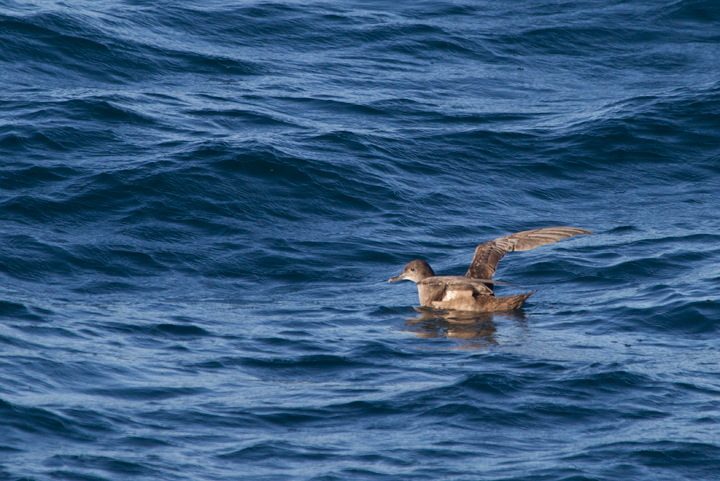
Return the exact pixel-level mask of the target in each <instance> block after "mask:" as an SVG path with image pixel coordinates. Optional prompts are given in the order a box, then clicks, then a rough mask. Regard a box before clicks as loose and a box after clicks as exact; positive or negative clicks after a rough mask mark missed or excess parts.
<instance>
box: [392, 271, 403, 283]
mask: <svg viewBox="0 0 720 481" xmlns="http://www.w3.org/2000/svg"><path fill="white" fill-rule="evenodd" d="M403 279H405V273H404V272H403V273H402V274H400V275H399V276H397V277H393V278H392V279H390V280H389V281H388V284H392V283H393V282H397V281H401V280H403Z"/></svg>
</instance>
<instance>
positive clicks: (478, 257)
mask: <svg viewBox="0 0 720 481" xmlns="http://www.w3.org/2000/svg"><path fill="white" fill-rule="evenodd" d="M582 234H592V232H591V231H589V230H585V229H578V228H577V227H546V228H544V229H533V230H526V231H523V232H517V233H515V234H510V235H507V236H505V237H499V238H497V239H495V240H491V241H489V242H485V243H484V244H480V245H479V246H477V248H476V249H475V256H474V257H473V260H472V263H471V264H470V268H469V269H468V271H467V274H465V276H466V277H470V278H473V279H492V276H493V274H495V269H497V265H498V262H500V259H502V258H503V257H505V253H506V252H512V251H526V250H530V249H534V248H536V247H540V246H544V245H546V244H552V243H553V242H557V241H559V240H561V239H567V238H568V237H572V236H576V235H582ZM488 287H490V288H492V286H491V285H489V286H488Z"/></svg>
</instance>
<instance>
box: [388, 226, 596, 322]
mask: <svg viewBox="0 0 720 481" xmlns="http://www.w3.org/2000/svg"><path fill="white" fill-rule="evenodd" d="M583 234H593V232H592V231H589V230H586V229H579V228H577V227H545V228H542V229H532V230H526V231H522V232H517V233H515V234H510V235H506V236H504V237H498V238H497V239H495V240H491V241H488V242H485V243H483V244H480V245H479V246H477V248H476V249H475V255H474V257H473V260H472V263H471V264H470V268H469V269H468V271H467V273H466V274H465V275H464V276H436V275H435V272H433V270H432V268H431V267H430V265H429V264H428V263H427V262H425V261H423V260H414V261H412V262H409V263H408V264H407V265H405V268H404V269H403V271H402V274H400V275H399V276H396V277H393V278H392V279H390V280H388V282H389V283H392V282H396V281H401V280H409V281H413V282H415V283H416V284H417V287H418V295H419V297H420V305H421V306H423V307H432V308H435V309H448V310H458V311H473V312H493V311H509V310H513V309H518V308H519V307H520V306H522V305H523V303H524V302H525V301H526V300H527V299H528V297H530V296H531V295H533V294H534V293H535V292H537V291H532V292H528V293H525V294H520V295H517V296H508V297H495V293H494V286H495V284H503V285H512V284H507V283H505V282H500V281H493V280H492V276H493V274H495V269H497V265H498V262H500V259H502V258H503V257H504V256H505V254H506V253H507V252H512V251H526V250H530V249H534V248H535V247H539V246H542V245H546V244H552V243H554V242H557V241H559V240H561V239H567V238H568V237H573V236H576V235H583Z"/></svg>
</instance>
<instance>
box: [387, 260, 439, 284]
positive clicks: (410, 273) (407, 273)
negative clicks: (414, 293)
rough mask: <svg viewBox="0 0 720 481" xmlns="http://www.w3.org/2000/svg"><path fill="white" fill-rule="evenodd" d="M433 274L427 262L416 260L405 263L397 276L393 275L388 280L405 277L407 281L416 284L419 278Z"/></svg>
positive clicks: (397, 279) (392, 280)
mask: <svg viewBox="0 0 720 481" xmlns="http://www.w3.org/2000/svg"><path fill="white" fill-rule="evenodd" d="M433 276H435V273H434V272H433V270H432V269H431V268H430V266H429V265H428V263H427V262H425V261H421V260H417V261H412V262H410V263H408V264H407V265H405V269H403V271H402V274H400V275H399V276H397V277H393V278H392V279H390V280H389V281H388V282H395V281H402V280H403V279H407V280H408V281H413V282H414V283H416V284H417V283H418V282H420V281H421V280H423V279H425V278H428V277H433Z"/></svg>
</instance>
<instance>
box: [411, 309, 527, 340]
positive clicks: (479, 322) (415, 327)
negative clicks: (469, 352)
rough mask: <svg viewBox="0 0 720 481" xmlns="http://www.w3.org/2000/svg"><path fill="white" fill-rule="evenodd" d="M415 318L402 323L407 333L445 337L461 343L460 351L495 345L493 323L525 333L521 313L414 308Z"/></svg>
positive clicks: (519, 311) (495, 335)
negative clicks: (513, 326) (508, 324)
mask: <svg viewBox="0 0 720 481" xmlns="http://www.w3.org/2000/svg"><path fill="white" fill-rule="evenodd" d="M415 310H416V311H417V313H418V316H416V317H408V318H406V319H405V326H406V328H407V330H408V331H410V332H414V333H415V334H416V335H417V336H418V337H424V338H431V337H445V338H447V339H458V340H461V341H462V343H461V344H460V346H459V348H460V349H483V348H486V347H490V346H495V345H498V340H497V325H496V321H512V322H513V323H514V324H515V326H516V327H519V328H521V329H522V330H523V331H527V319H526V317H525V315H524V314H523V312H522V311H521V310H515V311H502V312H469V311H442V310H438V309H427V308H416V309H415Z"/></svg>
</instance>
